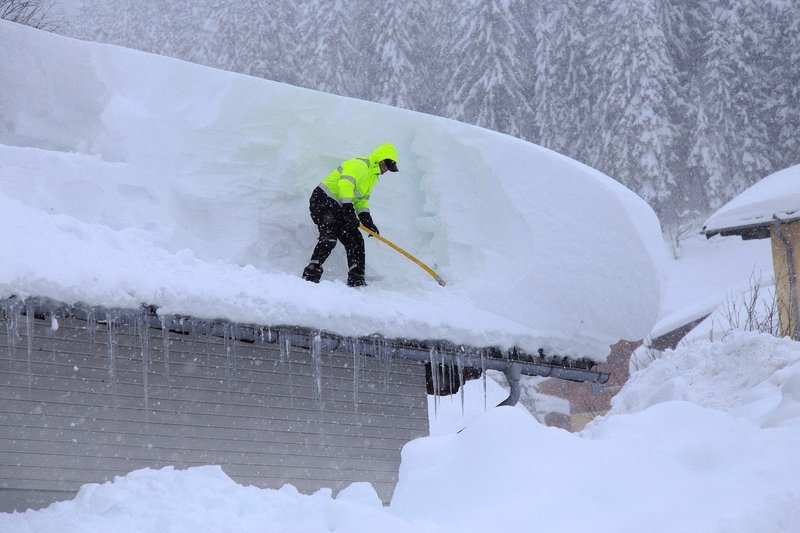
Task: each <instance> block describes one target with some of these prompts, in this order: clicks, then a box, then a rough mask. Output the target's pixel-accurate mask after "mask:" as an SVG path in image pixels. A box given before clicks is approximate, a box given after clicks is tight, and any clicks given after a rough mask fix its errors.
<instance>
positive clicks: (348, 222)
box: [342, 204, 359, 232]
mask: <svg viewBox="0 0 800 533" xmlns="http://www.w3.org/2000/svg"><path fill="white" fill-rule="evenodd" d="M342 209H343V211H344V212H343V213H342V215H343V218H344V227H345V228H347V229H350V230H354V231H356V232H357V231H358V224H359V220H358V217H357V216H356V208H355V207H353V204H342Z"/></svg>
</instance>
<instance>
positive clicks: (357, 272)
mask: <svg viewBox="0 0 800 533" xmlns="http://www.w3.org/2000/svg"><path fill="white" fill-rule="evenodd" d="M366 284H367V282H366V281H364V267H363V266H361V265H358V266H355V267H353V268H351V269H350V271H349V272H348V273H347V286H348V287H364V286H366Z"/></svg>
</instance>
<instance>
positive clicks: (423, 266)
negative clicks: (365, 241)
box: [359, 224, 445, 287]
mask: <svg viewBox="0 0 800 533" xmlns="http://www.w3.org/2000/svg"><path fill="white" fill-rule="evenodd" d="M359 228H361V229H362V230H364V231H366V232H367V233H368V234H370V235H372V236H373V237H375V238H376V239H378V240H379V241H381V242H382V243H384V244H388V245H389V246H391V247H392V248H394V249H395V250H396V251H398V252H400V253H401V254H403V255H404V256H406V257H407V258H408V259H410V260H412V261H414V262H415V263H416V264H417V265H419V267H420V268H421V269H422V270H424V271H425V272H427V273H428V274H430V275H431V276H432V277H433V279H435V280H436V282H437V283H438V284H439V285H441V286H442V287H444V286H445V282H444V280H443V279H442V278H441V276H439V274H437V273H436V272H434V271H433V269H432V268H431V267H429V266H428V265H426V264H425V263H423V262H422V261H420V260H419V259H417V258H416V257H414V256H413V255H411V254H410V253H408V252H406V251H405V250H403V249H402V248H400V247H399V246H397V245H396V244H395V243H393V242H392V241H390V240H389V239H386V238H384V237H381V236H380V235H378V234H377V233H375V232H374V231H372V230H371V229H369V228H368V227H366V226H365V225H364V224H360V225H359Z"/></svg>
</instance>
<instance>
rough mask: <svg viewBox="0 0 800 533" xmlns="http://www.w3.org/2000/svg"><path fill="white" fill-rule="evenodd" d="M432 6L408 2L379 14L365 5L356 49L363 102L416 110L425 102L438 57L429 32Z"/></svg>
mask: <svg viewBox="0 0 800 533" xmlns="http://www.w3.org/2000/svg"><path fill="white" fill-rule="evenodd" d="M433 11H434V2H433V1H432V0H408V1H406V2H403V3H391V4H388V5H387V6H385V7H384V8H383V9H375V6H374V5H372V4H370V5H369V6H368V7H367V8H365V9H364V10H363V12H362V14H361V17H362V18H363V20H365V21H366V28H367V30H368V31H366V32H364V33H362V34H361V36H360V40H359V50H361V51H362V55H361V58H362V60H363V61H365V62H366V65H367V69H366V72H367V74H366V77H367V80H366V81H367V83H366V93H365V97H366V98H367V99H368V100H371V101H374V102H381V103H385V104H390V105H394V106H398V107H404V108H407V109H419V108H420V107H424V106H425V102H426V101H429V100H430V98H431V94H433V93H435V88H434V87H432V86H431V83H430V82H431V77H432V74H431V72H432V69H435V68H436V65H437V59H438V58H439V57H440V55H439V54H431V51H432V50H434V49H435V47H436V46H437V35H436V32H435V31H434V26H433V17H432V16H431V14H432V12H433Z"/></svg>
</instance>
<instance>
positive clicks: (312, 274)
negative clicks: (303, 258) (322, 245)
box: [303, 263, 322, 283]
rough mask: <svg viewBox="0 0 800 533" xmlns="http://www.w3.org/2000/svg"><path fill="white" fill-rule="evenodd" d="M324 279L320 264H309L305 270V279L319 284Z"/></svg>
mask: <svg viewBox="0 0 800 533" xmlns="http://www.w3.org/2000/svg"><path fill="white" fill-rule="evenodd" d="M321 277H322V265H320V264H319V263H309V264H308V266H307V267H306V268H305V269H304V270H303V279H304V280H306V281H310V282H312V283H319V279H320V278H321Z"/></svg>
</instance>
